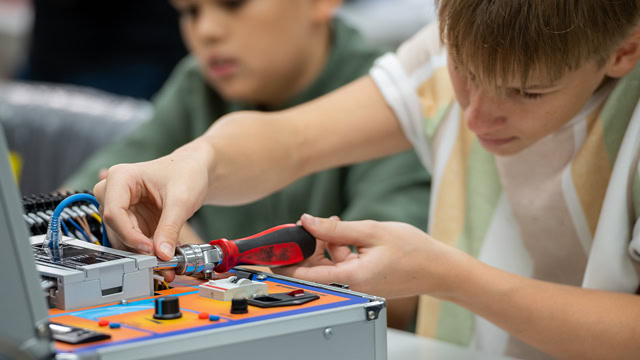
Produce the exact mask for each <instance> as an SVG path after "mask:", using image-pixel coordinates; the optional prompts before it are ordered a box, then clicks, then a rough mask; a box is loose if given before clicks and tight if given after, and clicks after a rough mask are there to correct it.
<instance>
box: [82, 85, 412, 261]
mask: <svg viewBox="0 0 640 360" xmlns="http://www.w3.org/2000/svg"><path fill="white" fill-rule="evenodd" d="M407 148H409V142H408V141H407V139H406V138H405V136H404V135H403V133H402V130H401V129H400V126H399V125H398V123H397V122H396V121H395V117H394V115H393V112H392V111H391V109H389V108H388V107H387V105H386V102H385V101H384V99H383V97H382V95H381V94H380V93H379V91H378V89H377V87H376V85H375V84H374V83H373V81H372V80H371V79H370V78H369V77H364V78H362V79H360V80H357V81H355V82H353V83H351V84H349V85H347V86H345V87H343V88H341V89H339V90H337V91H335V92H333V93H330V94H328V95H326V96H324V97H321V98H319V99H317V100H315V101H313V102H310V103H308V104H305V105H301V106H299V107H295V108H292V109H289V110H286V111H283V112H276V113H268V114H261V113H256V112H242V113H236V114H231V115H228V116H226V117H224V118H222V119H220V120H219V121H216V123H215V124H214V125H213V126H212V127H211V128H210V130H209V131H207V132H206V133H205V134H204V135H203V136H201V137H200V138H198V139H196V140H194V141H193V142H191V143H188V144H186V145H185V146H183V147H181V148H179V149H177V150H176V151H174V152H173V153H171V154H169V155H167V156H165V157H162V158H160V159H157V160H154V161H150V162H146V163H139V164H134V165H126V164H124V165H117V166H114V167H112V168H111V169H109V172H108V175H107V179H106V180H105V181H102V182H100V183H99V184H98V185H96V187H95V188H94V192H95V193H96V196H97V197H98V199H99V200H100V201H101V204H103V206H104V210H103V213H104V218H105V221H107V222H108V223H109V224H110V226H111V228H112V229H113V230H114V232H115V233H114V234H113V235H112V236H116V237H117V238H118V241H122V242H123V243H124V244H126V245H127V246H129V247H131V248H134V249H138V250H140V251H143V252H153V253H157V255H158V256H159V257H161V258H162V259H165V260H167V259H169V258H170V257H171V256H173V252H174V248H175V244H176V241H177V238H178V233H179V232H180V229H181V227H182V225H183V224H184V223H185V222H186V220H187V219H188V218H189V217H191V216H192V215H193V213H194V212H195V211H196V210H197V209H198V208H199V207H200V206H202V204H204V203H211V204H218V205H234V204H240V203H244V202H249V201H252V200H255V199H258V198H260V197H262V196H265V195H267V194H269V193H271V192H273V191H276V190H278V189H280V188H282V187H284V186H285V185H287V184H288V183H290V182H292V181H293V180H295V179H297V178H300V177H302V176H304V175H307V174H310V173H312V172H314V171H318V170H321V169H326V168H329V167H333V166H340V165H344V164H349V163H352V162H356V161H362V160H367V159H371V158H374V157H379V156H383V155H387V154H391V153H394V152H399V151H401V150H405V149H407ZM152 237H153V239H154V240H153V242H152V241H151V238H152Z"/></svg>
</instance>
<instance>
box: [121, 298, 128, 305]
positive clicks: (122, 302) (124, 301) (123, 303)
mask: <svg viewBox="0 0 640 360" xmlns="http://www.w3.org/2000/svg"><path fill="white" fill-rule="evenodd" d="M127 304H129V300H127V299H122V300H120V305H127Z"/></svg>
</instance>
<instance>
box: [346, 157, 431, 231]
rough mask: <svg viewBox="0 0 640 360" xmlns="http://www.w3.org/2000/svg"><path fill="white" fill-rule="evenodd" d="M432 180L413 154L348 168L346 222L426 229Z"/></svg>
mask: <svg viewBox="0 0 640 360" xmlns="http://www.w3.org/2000/svg"><path fill="white" fill-rule="evenodd" d="M429 186H430V176H429V174H428V173H427V171H426V170H425V169H424V167H423V166H422V165H421V164H420V161H419V159H418V156H417V155H416V153H415V151H413V150H410V151H406V152H403V153H400V154H396V155H393V156H389V157H385V158H382V159H378V160H372V161H368V162H364V163H360V164H358V165H354V166H351V167H349V168H347V174H346V177H345V183H344V190H343V191H344V194H345V197H346V204H348V205H347V207H346V208H345V209H344V211H343V212H342V214H341V215H340V216H341V218H342V219H343V220H363V219H373V220H378V221H401V222H406V223H409V224H411V225H414V226H416V227H418V228H419V229H421V230H426V228H427V217H428V216H427V215H428V209H429Z"/></svg>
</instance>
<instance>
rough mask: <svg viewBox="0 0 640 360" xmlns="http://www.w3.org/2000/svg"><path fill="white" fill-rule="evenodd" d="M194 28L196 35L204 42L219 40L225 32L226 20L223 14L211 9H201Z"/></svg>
mask: <svg viewBox="0 0 640 360" xmlns="http://www.w3.org/2000/svg"><path fill="white" fill-rule="evenodd" d="M194 27H195V29H194V30H195V33H196V35H197V36H198V37H199V38H200V40H204V41H216V40H220V39H221V38H223V37H224V36H225V33H226V31H227V30H226V28H227V26H226V19H225V18H224V16H223V14H221V12H220V11H218V10H216V9H214V8H212V7H205V8H204V9H203V11H202V13H201V15H200V16H199V18H198V21H197V22H196V23H195V24H194Z"/></svg>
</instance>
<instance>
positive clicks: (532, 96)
mask: <svg viewBox="0 0 640 360" xmlns="http://www.w3.org/2000/svg"><path fill="white" fill-rule="evenodd" d="M510 92H511V94H512V95H514V96H518V97H522V98H525V99H527V100H536V99H540V98H541V97H542V96H544V94H540V93H530V92H526V91H521V90H520V89H511V90H510Z"/></svg>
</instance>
